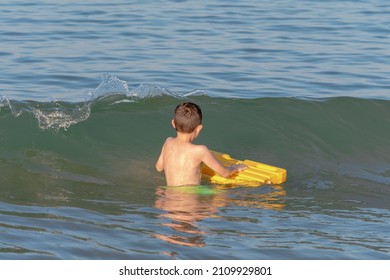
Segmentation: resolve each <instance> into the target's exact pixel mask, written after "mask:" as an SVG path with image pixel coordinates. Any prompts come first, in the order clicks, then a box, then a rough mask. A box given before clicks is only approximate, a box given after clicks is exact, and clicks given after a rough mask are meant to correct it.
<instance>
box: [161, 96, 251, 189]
mask: <svg viewBox="0 0 390 280" xmlns="http://www.w3.org/2000/svg"><path fill="white" fill-rule="evenodd" d="M201 121H202V112H201V110H200V108H199V106H198V105H196V104H193V103H190V102H186V103H182V104H180V105H178V106H177V107H176V109H175V118H174V119H173V120H172V125H173V127H174V128H175V129H176V132H177V135H176V137H175V138H172V137H170V138H167V140H166V141H165V143H164V145H163V147H162V149H161V153H160V156H159V158H158V160H157V163H156V169H157V171H159V172H161V171H164V173H165V178H166V183H167V185H168V186H182V185H199V184H200V181H201V175H202V174H201V167H202V163H204V164H206V165H207V166H208V167H210V168H211V169H213V170H214V171H215V172H217V173H218V174H219V175H221V176H223V177H229V176H230V175H231V174H232V173H234V172H237V171H241V170H244V169H245V168H246V166H245V165H242V164H238V165H232V166H229V167H224V166H223V165H222V164H220V163H219V162H218V161H217V160H216V159H215V158H214V156H213V154H212V153H211V152H210V150H209V149H208V148H207V147H206V146H204V145H194V144H192V141H194V140H195V139H196V138H197V137H198V136H199V134H200V131H201V130H202V128H203V126H202V124H201Z"/></svg>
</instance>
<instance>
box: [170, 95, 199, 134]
mask: <svg viewBox="0 0 390 280" xmlns="http://www.w3.org/2000/svg"><path fill="white" fill-rule="evenodd" d="M173 121H174V122H175V126H176V130H177V131H178V132H183V133H191V132H193V131H194V130H195V128H196V127H197V126H198V125H200V124H202V110H201V109H200V107H199V106H198V105H196V104H195V103H192V102H184V103H181V104H179V105H177V106H176V109H175V115H174V118H173Z"/></svg>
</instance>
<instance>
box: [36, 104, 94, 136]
mask: <svg viewBox="0 0 390 280" xmlns="http://www.w3.org/2000/svg"><path fill="white" fill-rule="evenodd" d="M55 104H56V105H57V106H56V107H55V108H53V107H49V108H45V109H38V108H32V112H33V114H34V116H35V118H36V119H37V120H38V125H39V127H40V128H41V129H44V130H46V129H54V130H55V131H59V130H60V129H64V130H67V129H68V128H69V127H70V126H71V125H74V124H77V123H79V122H82V121H85V120H87V119H88V118H89V116H90V114H91V106H90V104H91V103H84V105H83V106H81V107H80V106H79V105H76V107H74V108H67V107H66V106H64V105H62V103H59V102H56V103H55Z"/></svg>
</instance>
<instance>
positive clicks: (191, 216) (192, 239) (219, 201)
mask: <svg viewBox="0 0 390 280" xmlns="http://www.w3.org/2000/svg"><path fill="white" fill-rule="evenodd" d="M237 191H238V192H237ZM285 196H286V192H285V190H284V189H283V187H282V186H266V187H262V188H233V187H231V186H230V187H229V186H213V187H211V186H185V187H158V188H157V191H156V202H155V206H156V208H158V209H160V210H163V211H164V212H163V213H162V214H161V218H162V220H164V222H163V225H164V226H166V227H168V228H169V229H170V230H173V232H172V233H171V234H164V233H155V234H154V235H153V236H154V237H156V238H159V239H161V240H164V241H167V242H169V243H173V244H179V245H184V246H190V247H204V246H206V243H205V239H204V236H205V235H206V234H207V232H205V230H202V228H201V225H199V222H200V221H202V220H204V219H207V218H214V219H217V218H220V216H219V214H218V213H219V210H220V209H221V208H223V207H227V206H240V207H242V206H244V207H250V208H264V209H274V210H282V209H284V207H285V204H284V197H285ZM165 220H168V221H165Z"/></svg>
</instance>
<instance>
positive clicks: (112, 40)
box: [0, 0, 390, 260]
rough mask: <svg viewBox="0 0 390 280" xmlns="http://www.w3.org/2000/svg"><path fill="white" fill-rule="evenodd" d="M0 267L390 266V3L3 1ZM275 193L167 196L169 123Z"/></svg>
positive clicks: (174, 192) (212, 191)
mask: <svg viewBox="0 0 390 280" xmlns="http://www.w3.org/2000/svg"><path fill="white" fill-rule="evenodd" d="M0 15H1V16H0V26H1V28H0V42H1V43H0V59H1V63H0V69H1V75H0V85H1V86H0V197H1V200H0V259H161V260H165V259H168V260H170V259H387V260H388V259H390V98H389V97H390V94H389V93H390V83H389V82H388V80H389V77H390V54H389V51H388V46H389V45H390V37H389V36H388V35H389V33H390V17H389V15H390V4H389V3H387V1H384V0H362V1H308V0H297V1H287V0H277V1H254V0H253V1H250V0H248V1H229V0H211V1H115V2H112V3H110V2H107V1H99V0H93V1H52V0H43V1H37V2H34V3H32V2H29V1H12V2H10V1H0ZM182 101H192V102H196V103H198V104H199V105H200V106H201V107H202V110H203V114H204V129H203V131H202V134H201V135H200V137H199V138H198V139H197V140H196V142H197V143H201V144H205V145H207V146H208V147H209V148H210V149H213V150H216V151H220V152H226V153H229V154H230V155H231V156H232V157H234V158H240V159H252V160H256V161H260V162H264V163H267V164H271V165H275V166H279V167H283V168H286V169H287V172H288V176H287V181H286V182H285V183H283V184H281V185H264V186H257V187H245V186H235V187H232V186H223V185H222V186H221V185H212V184H210V183H208V182H207V181H203V182H202V184H203V185H205V186H204V187H202V188H200V189H199V190H197V189H193V188H192V189H189V188H185V187H183V188H170V187H165V186H164V184H165V181H164V177H163V175H162V174H160V173H158V172H157V171H155V169H154V164H155V161H156V159H157V156H158V154H159V151H160V148H161V145H162V143H163V142H164V140H165V138H166V137H168V136H172V135H174V133H175V132H174V130H173V129H172V127H171V126H170V120H171V118H172V114H173V110H174V108H175V106H176V105H177V104H178V103H180V102H182Z"/></svg>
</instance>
